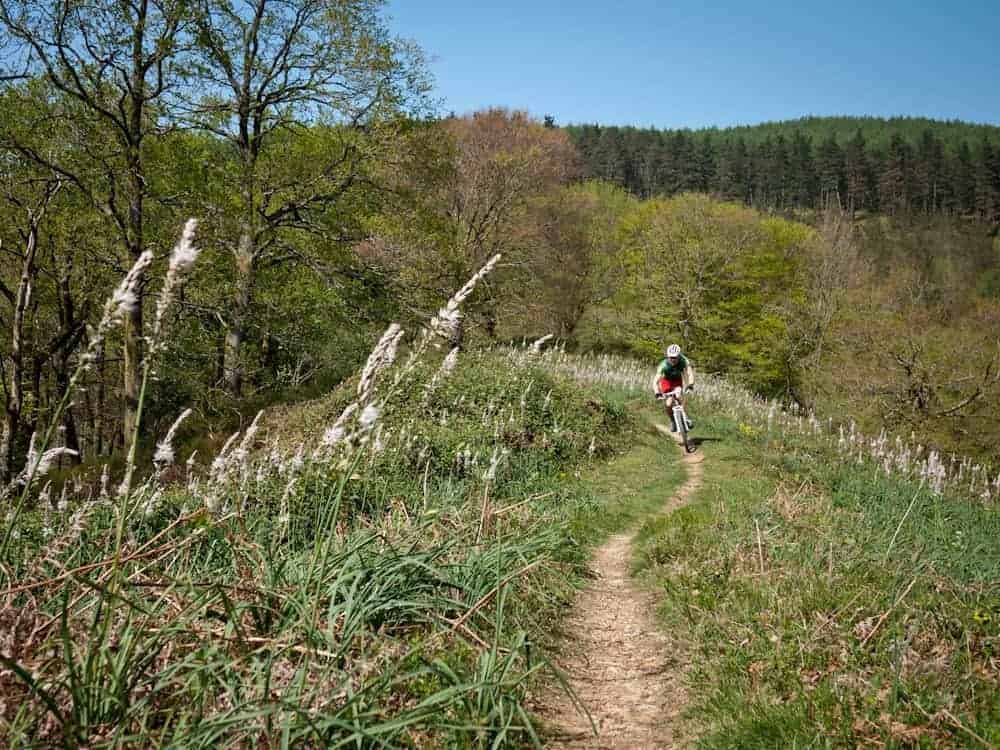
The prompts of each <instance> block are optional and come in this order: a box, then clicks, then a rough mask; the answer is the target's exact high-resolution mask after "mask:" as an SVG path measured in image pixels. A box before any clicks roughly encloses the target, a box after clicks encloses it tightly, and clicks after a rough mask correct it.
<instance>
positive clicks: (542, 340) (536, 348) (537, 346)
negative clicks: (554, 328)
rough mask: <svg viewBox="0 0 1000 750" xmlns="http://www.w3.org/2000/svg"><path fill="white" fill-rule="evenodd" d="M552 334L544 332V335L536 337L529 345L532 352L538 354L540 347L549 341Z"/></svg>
mask: <svg viewBox="0 0 1000 750" xmlns="http://www.w3.org/2000/svg"><path fill="white" fill-rule="evenodd" d="M552 336H553V334H551V333H549V334H546V335H545V336H542V337H541V338H540V339H536V340H535V343H533V344H532V345H531V351H532V353H534V354H540V353H541V351H542V347H543V346H545V343H546V342H547V341H549V340H550V339H551V338H552Z"/></svg>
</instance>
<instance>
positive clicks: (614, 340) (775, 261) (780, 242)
mask: <svg viewBox="0 0 1000 750" xmlns="http://www.w3.org/2000/svg"><path fill="white" fill-rule="evenodd" d="M811 236H812V231H811V230H810V229H809V228H808V227H806V226H804V225H801V224H795V223H792V222H788V221H785V220H783V219H778V218H765V217H762V216H760V215H759V214H757V213H756V212H754V211H751V210H749V209H745V208H742V207H740V206H737V205H735V204H730V203H719V202H717V201H713V200H711V199H710V198H708V197H707V196H701V195H693V194H691V195H683V196H679V197H676V198H672V199H655V200H649V201H645V202H643V203H641V204H638V205H636V206H635V208H634V209H633V210H632V211H631V212H629V213H628V214H627V215H626V216H625V217H624V218H623V219H622V221H621V225H620V242H621V250H620V255H619V258H620V260H619V263H620V264H621V267H622V272H621V278H622V282H621V284H620V286H619V287H618V289H617V290H616V293H615V296H614V298H613V300H612V307H611V309H610V310H609V311H608V312H607V313H605V312H603V311H598V312H596V313H595V314H594V319H595V323H594V329H593V332H592V333H590V335H591V336H593V337H594V338H598V337H600V338H605V337H606V339H607V340H609V343H610V345H611V346H616V345H618V346H620V347H622V348H626V349H631V350H632V351H634V352H635V353H638V354H642V355H643V356H646V357H649V358H658V357H659V356H660V355H661V353H662V351H663V349H664V348H665V346H666V345H667V344H668V343H671V342H673V341H678V342H679V343H681V344H682V346H683V348H684V349H685V351H687V352H688V353H689V354H690V356H691V358H692V360H693V362H694V363H695V366H696V368H698V367H700V368H701V369H705V370H710V371H726V372H729V373H732V374H733V375H735V376H737V377H738V378H740V379H742V380H744V381H745V382H747V383H749V384H750V385H751V386H752V387H754V388H755V389H757V390H759V391H761V392H765V393H772V394H773V393H778V392H781V391H782V389H783V388H784V387H785V386H786V381H787V368H786V362H787V355H786V352H785V351H784V346H785V344H784V341H785V340H786V339H787V321H786V319H785V317H784V313H783V311H782V310H781V309H780V308H779V303H781V302H783V301H785V300H786V299H787V298H788V297H793V298H794V297H795V295H797V294H799V293H800V292H801V285H800V263H801V262H802V247H803V245H804V244H805V243H806V242H808V241H809V240H810V238H811ZM619 342H620V343H619Z"/></svg>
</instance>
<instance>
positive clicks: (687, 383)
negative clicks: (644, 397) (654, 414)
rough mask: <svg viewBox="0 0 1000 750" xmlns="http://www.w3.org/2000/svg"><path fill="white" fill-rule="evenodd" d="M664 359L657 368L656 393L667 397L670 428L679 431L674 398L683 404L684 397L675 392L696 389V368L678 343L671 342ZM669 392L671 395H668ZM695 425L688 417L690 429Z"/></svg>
mask: <svg viewBox="0 0 1000 750" xmlns="http://www.w3.org/2000/svg"><path fill="white" fill-rule="evenodd" d="M663 354H664V357H663V360H662V361H661V362H660V366H659V367H658V368H657V369H656V395H657V398H666V399H667V413H668V414H670V429H671V431H672V432H677V425H675V424H674V423H673V421H674V419H673V411H672V410H671V407H672V406H673V405H674V399H675V398H678V399H679V400H680V402H681V404H683V403H684V399H683V397H682V396H681V395H677V394H674V390H675V389H678V388H679V389H680V393H681V394H683V393H684V391H685V390H687V391H691V390H694V368H693V367H691V363H690V362H688V359H687V357H685V356H684V355H683V354H681V348H680V347H679V346H678V345H677V344H671V345H670V346H668V347H667V349H666V351H665V352H664V353H663ZM668 394H669V395H668ZM692 427H694V423H693V422H691V420H690V419H688V429H689V430H690V429H691V428H692Z"/></svg>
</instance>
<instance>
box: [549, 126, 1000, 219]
mask: <svg viewBox="0 0 1000 750" xmlns="http://www.w3.org/2000/svg"><path fill="white" fill-rule="evenodd" d="M567 132H569V134H570V136H571V137H572V138H573V140H574V142H575V143H576V144H577V147H578V148H579V149H580V152H581V155H582V156H583V159H584V163H585V164H586V169H587V174H588V175H589V176H591V177H595V178H599V179H604V180H609V181H612V182H615V183H617V184H620V185H623V186H625V187H626V188H628V189H629V190H630V191H631V192H633V193H635V194H636V195H639V196H641V197H649V196H653V195H674V194H677V193H682V192H687V191H700V192H711V193H713V194H718V195H720V196H722V197H723V198H726V199H731V200H737V201H741V202H744V203H746V204H748V205H752V206H757V207H759V208H769V209H798V210H823V209H826V208H827V207H829V206H831V205H832V206H836V207H838V208H841V207H842V208H844V209H847V210H849V211H851V212H852V213H853V212H855V211H881V212H883V213H886V214H896V213H902V214H922V215H930V214H946V215H947V214H954V213H958V214H961V215H965V216H975V217H976V218H978V219H980V220H982V221H984V222H986V223H988V224H992V225H996V223H997V222H998V221H1000V164H998V163H997V160H996V159H995V157H994V150H993V146H992V143H993V142H995V141H996V140H997V139H998V138H1000V128H997V127H996V126H994V125H976V124H971V123H963V122H958V121H953V122H940V121H934V120H927V119H923V118H907V117H901V118H892V119H888V120H886V119H881V118H873V117H858V118H852V117H839V118H838V117H826V118H819V117H808V118H803V119H800V120H791V121H786V122H774V123H762V124H759V125H750V126H741V127H734V128H723V129H719V128H709V129H705V130H698V131H690V130H656V129H640V128H634V127H614V126H609V127H605V126H600V125H577V126H570V127H568V128H567Z"/></svg>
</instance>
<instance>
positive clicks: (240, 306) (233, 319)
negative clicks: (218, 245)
mask: <svg viewBox="0 0 1000 750" xmlns="http://www.w3.org/2000/svg"><path fill="white" fill-rule="evenodd" d="M255 256H256V248H255V242H254V233H253V229H252V227H250V226H244V227H243V228H242V229H241V230H240V240H239V246H238V247H237V250H236V296H235V297H234V299H233V310H232V313H231V314H230V316H229V323H228V330H227V331H226V345H225V354H224V365H223V369H224V371H225V380H226V390H227V391H229V395H231V396H233V397H237V398H238V397H239V396H241V395H242V393H243V377H244V373H243V345H244V343H245V342H246V337H247V331H246V328H247V322H248V321H249V319H250V304H251V302H252V300H253V285H254V272H255V268H254V263H255Z"/></svg>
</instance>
